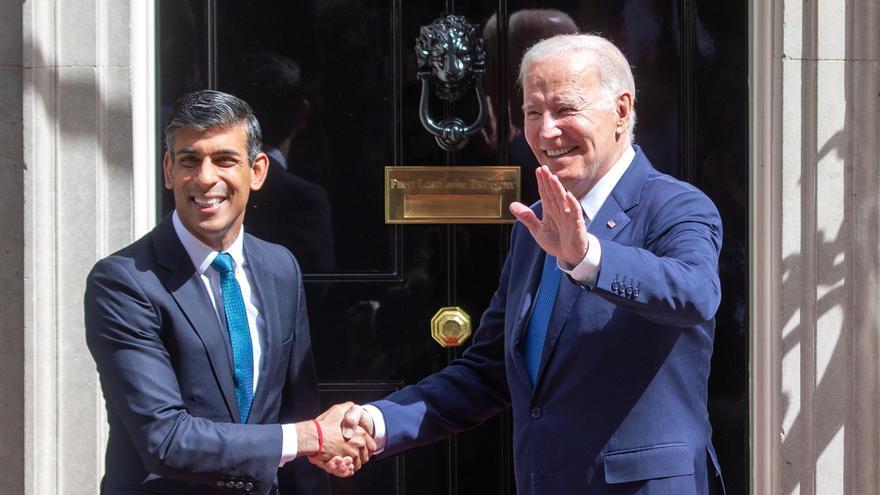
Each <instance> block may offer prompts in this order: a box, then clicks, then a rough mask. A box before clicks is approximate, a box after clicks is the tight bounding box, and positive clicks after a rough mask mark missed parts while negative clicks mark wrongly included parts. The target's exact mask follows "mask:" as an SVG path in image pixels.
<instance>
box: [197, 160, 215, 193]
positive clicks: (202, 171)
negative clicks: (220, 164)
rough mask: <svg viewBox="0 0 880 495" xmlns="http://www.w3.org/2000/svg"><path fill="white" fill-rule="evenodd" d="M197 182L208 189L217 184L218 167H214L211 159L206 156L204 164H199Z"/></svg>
mask: <svg viewBox="0 0 880 495" xmlns="http://www.w3.org/2000/svg"><path fill="white" fill-rule="evenodd" d="M196 180H197V181H198V182H199V185H203V186H207V187H209V186H212V185H214V184H216V183H217V166H216V165H214V162H213V161H211V158H210V157H207V156H206V157H205V158H204V159H202V163H200V164H199V171H198V174H196Z"/></svg>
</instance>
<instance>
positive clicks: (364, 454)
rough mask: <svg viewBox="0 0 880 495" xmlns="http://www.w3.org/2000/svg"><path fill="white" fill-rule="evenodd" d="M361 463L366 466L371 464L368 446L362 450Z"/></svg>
mask: <svg viewBox="0 0 880 495" xmlns="http://www.w3.org/2000/svg"><path fill="white" fill-rule="evenodd" d="M361 462H362V463H364V464H366V463H368V462H370V450H369V449H368V448H367V447H366V446H365V447H364V448H362V449H361Z"/></svg>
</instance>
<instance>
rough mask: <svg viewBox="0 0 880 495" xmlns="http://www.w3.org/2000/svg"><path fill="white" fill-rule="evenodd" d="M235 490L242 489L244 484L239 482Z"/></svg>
mask: <svg viewBox="0 0 880 495" xmlns="http://www.w3.org/2000/svg"><path fill="white" fill-rule="evenodd" d="M235 488H237V489H239V490H241V489H242V488H244V482H241V481H239V482H238V483H236V484H235Z"/></svg>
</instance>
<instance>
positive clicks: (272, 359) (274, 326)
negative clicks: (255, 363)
mask: <svg viewBox="0 0 880 495" xmlns="http://www.w3.org/2000/svg"><path fill="white" fill-rule="evenodd" d="M244 256H245V259H247V263H248V266H249V267H250V272H251V275H252V276H253V280H251V289H252V290H256V291H257V296H258V297H259V300H260V315H261V316H262V317H263V323H264V328H263V331H262V332H260V345H261V346H262V357H261V358H260V361H261V362H260V379H259V381H258V382H257V390H256V392H255V393H254V400H253V404H252V405H251V414H250V416H249V417H248V423H256V422H259V420H260V416H261V414H255V413H256V412H258V411H262V409H261V408H262V405H264V404H266V402H267V399H266V397H264V396H265V395H266V393H267V392H266V391H267V390H268V388H269V387H271V386H273V385H272V384H270V383H269V381H270V376H271V371H270V368H271V366H272V363H278V362H280V360H281V356H279V355H278V354H277V353H278V352H279V351H280V349H281V337H280V333H279V328H281V327H280V325H281V315H280V314H279V313H278V311H279V308H280V306H279V305H278V283H277V281H276V279H275V275H274V274H273V273H272V272H271V271H270V269H269V267H270V263H269V260H268V259H267V257H266V255H265V252H264V251H263V250H262V249H260V247H259V245H258V244H257V243H256V242H254V240H253V238H251V237H250V236H248V235H245V238H244Z"/></svg>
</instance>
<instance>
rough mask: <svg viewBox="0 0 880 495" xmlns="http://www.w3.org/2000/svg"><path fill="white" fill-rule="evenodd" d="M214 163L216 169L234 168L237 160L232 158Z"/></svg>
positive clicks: (221, 159)
mask: <svg viewBox="0 0 880 495" xmlns="http://www.w3.org/2000/svg"><path fill="white" fill-rule="evenodd" d="M214 163H216V164H217V166H218V167H234V166H236V165H238V160H236V159H234V158H220V159H218V160H216V161H215V162H214Z"/></svg>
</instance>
